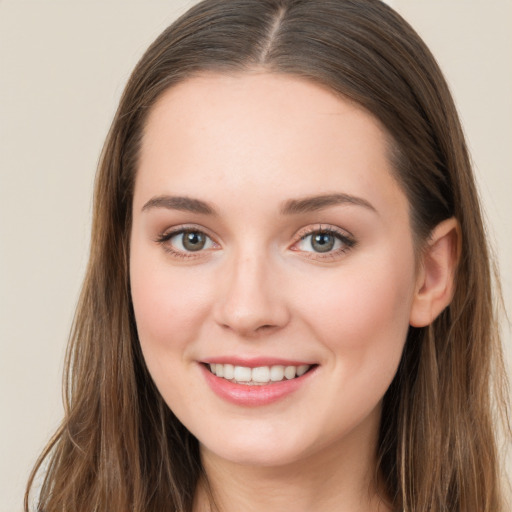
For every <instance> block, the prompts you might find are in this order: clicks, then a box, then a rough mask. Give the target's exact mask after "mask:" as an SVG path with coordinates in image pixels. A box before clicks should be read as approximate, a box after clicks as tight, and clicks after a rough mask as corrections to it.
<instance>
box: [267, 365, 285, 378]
mask: <svg viewBox="0 0 512 512" xmlns="http://www.w3.org/2000/svg"><path fill="white" fill-rule="evenodd" d="M283 378H284V366H271V367H270V380H271V381H272V382H279V381H280V380H283Z"/></svg>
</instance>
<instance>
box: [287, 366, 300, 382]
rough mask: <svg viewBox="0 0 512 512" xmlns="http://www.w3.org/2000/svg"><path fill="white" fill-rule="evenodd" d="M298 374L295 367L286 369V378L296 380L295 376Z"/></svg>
mask: <svg viewBox="0 0 512 512" xmlns="http://www.w3.org/2000/svg"><path fill="white" fill-rule="evenodd" d="M296 373H297V368H296V367H295V366H287V367H286V368H285V369H284V376H285V377H286V378H287V379H288V380H290V379H294V378H295V374H296Z"/></svg>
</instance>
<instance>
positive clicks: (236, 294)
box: [217, 244, 288, 336]
mask: <svg viewBox="0 0 512 512" xmlns="http://www.w3.org/2000/svg"><path fill="white" fill-rule="evenodd" d="M277 275H278V269H277V268H276V262H275V261H274V260H273V258H272V257H271V256H270V255H269V254H268V251H266V250H265V249H263V248H261V247H254V244H249V245H247V246H245V247H240V248H239V249H237V250H236V251H234V252H233V254H232V255H231V257H230V258H228V260H227V261H226V262H225V269H224V271H223V272H222V273H220V274H219V279H220V280H221V281H222V283H221V285H220V287H219V288H220V289H221V290H222V297H221V298H220V300H219V302H218V304H217V322H218V323H219V324H221V325H222V326H223V327H225V328H229V329H231V330H232V331H235V332H237V333H238V334H241V335H244V336H251V335H255V334H261V333H262V332H263V331H271V330H272V331H273V330H276V329H278V328H280V327H283V326H284V325H285V324H286V323H287V321H288V311H287V307H286V300H285V296H284V294H283V293H282V290H279V288H278V286H277V283H276V277H277Z"/></svg>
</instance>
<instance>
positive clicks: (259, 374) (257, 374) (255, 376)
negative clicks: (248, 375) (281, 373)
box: [252, 366, 270, 382]
mask: <svg viewBox="0 0 512 512" xmlns="http://www.w3.org/2000/svg"><path fill="white" fill-rule="evenodd" d="M252 380H253V381H254V382H268V381H269V380H270V368H269V367H268V366H260V367H259V368H253V369H252Z"/></svg>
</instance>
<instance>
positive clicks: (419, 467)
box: [38, 0, 505, 512]
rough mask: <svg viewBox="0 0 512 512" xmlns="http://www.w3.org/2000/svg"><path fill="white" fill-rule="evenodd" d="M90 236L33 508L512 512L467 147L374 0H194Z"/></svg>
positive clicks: (115, 160) (117, 154)
mask: <svg viewBox="0 0 512 512" xmlns="http://www.w3.org/2000/svg"><path fill="white" fill-rule="evenodd" d="M91 247H92V251H91V256H90V262H89V267H88V273H87V277H86V282H85V284H84V288H83V292H82V297H81V301H80V304H79V308H78V312H77V316H76V320H75V328H74V332H73V335H72V338H71V343H70V349H69V357H68V365H67V379H68V383H69V387H68V395H67V404H66V406H67V407H66V417H65V420H64V422H63V425H62V427H61V428H60V429H59V431H58V432H57V434H56V436H55V437H54V439H53V440H52V442H51V443H50V445H49V446H48V448H47V450H46V452H45V453H44V454H43V456H42V458H41V459H40V462H39V463H38V466H39V465H40V463H41V462H42V461H43V460H45V459H46V458H48V460H49V462H48V469H47V472H46V480H45V483H44V485H43V488H42V491H41V496H40V504H39V507H40V510H44V511H45V512H50V511H54V510H55V511H56V510H77V511H78V510H83V511H89V510H91V511H92V510H97V511H102V510H109V511H117V510H119V511H120V510H129V509H132V510H143V511H151V510H155V511H157V510H159V511H160V510H173V511H174V510H180V511H192V510H193V511H200V510H201V511H202V510H220V511H228V512H229V511H231V510H241V509H245V510H253V509H254V510H256V509H258V510H260V509H264V510H268V511H271V510H282V509H283V508H285V507H287V506H288V507H289V506H290V504H291V505H292V506H293V508H294V509H296V510H311V509H314V510H318V511H331V510H337V511H344V510H347V511H348V510H350V511H356V510H361V511H362V510H365V511H372V512H376V511H384V510H386V511H395V510H406V511H423V510H431V511H441V510H443V511H444V510H450V511H461V512H462V511H467V510H479V511H480V510H482V511H493V512H494V511H500V510H504V506H505V505H504V504H503V502H502V496H501V494H502V493H501V490H500V473H499V464H498V457H497V449H496V439H495V431H494V419H493V417H492V414H491V405H492V404H493V403H495V404H497V405H498V406H499V407H500V408H502V409H504V408H505V400H504V398H503V394H504V389H505V384H504V377H503V369H502V363H501V355H500V354H501V353H500V345H499V338H498V334H497V327H496V326H497V323H496V319H495V317H494V312H493V306H492V303H493V299H492V294H491V272H490V268H489V256H488V251H487V247H486V242H485V234H484V230H483V227H482V220H481V216H480V209H479V203H478V198H477V194H476V191H475V186H474V183H473V178H472V173H471V169H470V164H469V158H468V154H467V150H466V147H465V143H464V138H463V135H462V131H461V128H460V123H459V121H458V117H457V114H456V111H455V108H454V105H453V101H452V99H451V97H450V94H449V91H448V88H447V86H446V84H445V81H444V79H443V77H442V75H441V73H440V71H439V69H438V67H437V65H436V63H435V61H434V59H433V58H432V56H431V54H430V53H429V51H428V50H427V48H426V47H425V45H424V44H423V43H422V42H421V40H420V39H419V38H418V36H417V35H416V34H415V33H414V31H413V30H412V29H411V28H410V27H409V26H408V25H407V24H406V23H405V22H404V21H403V20H402V19H401V18H400V17H399V16H398V15H397V14H396V13H394V12H393V11H392V10H391V9H390V8H389V7H387V6H386V5H385V4H382V3H381V2H378V1H373V0H365V1H361V0H350V1H342V0H322V1H320V0H318V1H315V0H263V1H262V0H234V1H233V0H231V1H226V0H223V1H221V0H215V1H213V0H207V1H206V2H202V3H200V4H198V5H197V6H196V7H194V8H192V9H191V10H190V11H189V12H188V13H186V14H185V15H184V16H183V17H182V18H180V19H179V20H178V21H177V22H176V23H174V24H173V25H172V26H171V27H170V28H169V29H167V30H166V31H165V32H164V33H163V34H162V35H161V36H160V37H159V38H158V39H157V40H156V41H155V43H154V44H153V45H152V46H151V47H150V48H149V50H148V51H147V52H146V54H145V55H144V56H143V58H142V59H141V61H140V62H139V64H138V66H137V67H136V69H135V71H134V73H133V74H132V77H131V78H130V80H129V83H128V85H127V87H126V90H125V92H124V95H123V98H122V99H121V103H120V106H119V109H118V112H117V114H116V117H115V119H114V122H113V125H112V128H111V131H110V133H109V136H108V139H107V142H106V144H105V148H104V151H103V155H102V160H101V164H100V168H99V173H98V177H97V182H96V196H95V216H94V223H93V234H92V243H91ZM475 248H478V251H476V250H475ZM491 369H492V374H493V382H492V383H491V378H490V376H491ZM491 384H492V385H491ZM493 400H494V402H493Z"/></svg>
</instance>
